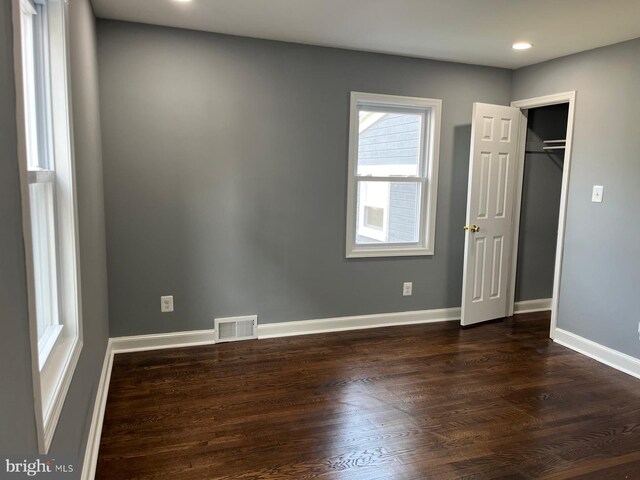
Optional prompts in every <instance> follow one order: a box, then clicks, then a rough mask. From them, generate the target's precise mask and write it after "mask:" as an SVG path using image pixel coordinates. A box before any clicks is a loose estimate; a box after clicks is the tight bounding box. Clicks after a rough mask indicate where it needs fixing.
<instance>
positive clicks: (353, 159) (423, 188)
mask: <svg viewBox="0 0 640 480" xmlns="http://www.w3.org/2000/svg"><path fill="white" fill-rule="evenodd" d="M441 106H442V102H441V100H434V99H427V98H413V97H398V96H393V95H376V94H370V93H359V92H352V93H351V118H350V131H349V132H350V133H349V136H350V137H349V175H348V176H349V186H348V195H347V243H346V245H347V252H346V254H347V257H391V256H409V255H433V252H434V237H435V217H436V197H437V183H438V145H439V136H440V112H441Z"/></svg>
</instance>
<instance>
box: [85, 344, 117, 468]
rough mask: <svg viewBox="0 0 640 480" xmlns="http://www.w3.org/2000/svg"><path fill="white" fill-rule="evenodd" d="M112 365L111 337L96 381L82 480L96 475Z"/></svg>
mask: <svg viewBox="0 0 640 480" xmlns="http://www.w3.org/2000/svg"><path fill="white" fill-rule="evenodd" d="M112 367H113V349H112V342H111V339H109V342H108V343H107V351H106V352H105V355H104V362H103V364H102V372H101V373H100V381H99V382H98V391H97V392H96V402H95V405H94V406H93V415H92V416H91V427H90V428H89V437H88V438H87V447H86V450H85V454H84V462H83V464H82V476H81V477H80V478H81V479H82V480H93V479H94V478H95V476H96V466H97V465H98V452H99V450H100V438H101V437H102V421H103V420H104V410H105V408H106V406H107V396H108V394H109V382H110V381H111V369H112Z"/></svg>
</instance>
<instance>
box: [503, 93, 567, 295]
mask: <svg viewBox="0 0 640 480" xmlns="http://www.w3.org/2000/svg"><path fill="white" fill-rule="evenodd" d="M567 114H568V106H567V105H566V104H565V105H552V106H549V107H543V108H536V109H532V110H529V115H528V122H527V130H528V132H527V147H526V149H527V151H529V152H542V151H543V150H542V147H543V146H544V145H543V143H542V141H543V140H557V139H561V138H565V136H566V131H567ZM563 161H564V151H563V150H555V151H551V150H549V151H547V152H546V153H544V154H541V153H527V154H525V159H524V180H523V185H522V208H521V214H520V236H519V245H518V264H517V269H516V301H520V300H531V299H538V298H551V297H552V296H553V273H554V267H555V258H556V242H557V239H558V215H559V212H560V192H561V190H562V170H563Z"/></svg>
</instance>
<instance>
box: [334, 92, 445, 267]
mask: <svg viewBox="0 0 640 480" xmlns="http://www.w3.org/2000/svg"><path fill="white" fill-rule="evenodd" d="M361 105H365V106H367V105H369V106H374V107H376V106H377V107H391V108H394V107H397V108H402V107H405V108H413V109H416V110H417V111H419V112H425V111H428V115H425V118H426V119H427V120H428V121H427V122H426V125H423V129H424V133H423V134H424V138H423V145H421V148H422V149H423V151H422V153H421V155H422V157H423V158H421V162H423V163H424V175H423V176H420V177H417V178H419V179H423V181H422V184H421V188H422V189H423V191H422V193H421V195H422V203H421V204H420V214H419V221H420V227H419V236H420V240H419V241H418V242H417V243H410V244H407V245H403V244H386V245H375V244H374V245H357V244H356V233H357V231H358V225H357V217H358V215H357V213H358V212H357V211H356V210H357V207H358V205H357V193H358V192H357V189H358V188H357V179H356V170H357V167H358V140H359V135H360V133H359V115H358V109H359V107H360V106H361ZM441 122H442V100H441V99H435V98H422V97H407V96H398V95H385V94H376V93H365V92H357V91H352V92H351V93H350V109H349V149H348V173H347V212H346V244H345V257H346V258H348V259H349V258H384V257H408V256H432V255H434V254H435V237H436V213H437V200H438V171H439V164H440V133H441ZM426 147H428V150H427V148H426ZM421 168H422V164H421ZM385 215H386V216H388V212H385ZM387 222H388V220H387Z"/></svg>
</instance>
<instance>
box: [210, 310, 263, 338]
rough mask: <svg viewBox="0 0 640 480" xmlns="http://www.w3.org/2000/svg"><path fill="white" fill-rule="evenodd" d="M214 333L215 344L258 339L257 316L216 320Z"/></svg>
mask: <svg viewBox="0 0 640 480" xmlns="http://www.w3.org/2000/svg"><path fill="white" fill-rule="evenodd" d="M214 322H215V332H216V338H215V341H216V343H221V342H235V341H237V340H250V339H252V338H258V335H257V334H256V332H257V327H258V316H257V315H249V316H247V317H228V318H216V319H215V320H214Z"/></svg>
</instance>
